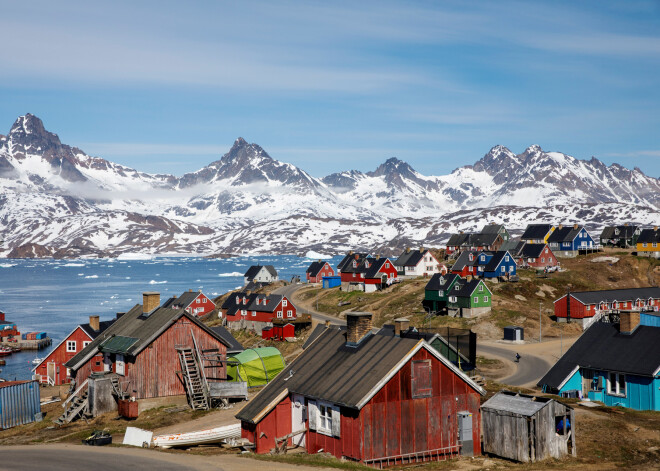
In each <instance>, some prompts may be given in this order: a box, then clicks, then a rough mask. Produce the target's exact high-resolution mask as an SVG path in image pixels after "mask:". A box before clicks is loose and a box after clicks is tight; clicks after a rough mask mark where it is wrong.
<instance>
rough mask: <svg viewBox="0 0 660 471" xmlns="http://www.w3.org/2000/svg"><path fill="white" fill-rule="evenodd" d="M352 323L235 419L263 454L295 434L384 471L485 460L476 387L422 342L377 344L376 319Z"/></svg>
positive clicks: (333, 331) (313, 446)
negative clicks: (468, 457) (470, 457)
mask: <svg viewBox="0 0 660 471" xmlns="http://www.w3.org/2000/svg"><path fill="white" fill-rule="evenodd" d="M346 320H347V327H346V329H343V328H337V327H327V328H326V329H325V330H324V331H322V332H321V333H320V334H319V335H318V337H316V338H315V339H314V340H313V341H312V342H311V343H310V344H309V345H307V347H306V348H305V350H304V351H303V353H301V354H300V356H298V358H296V359H295V360H294V361H293V362H292V363H291V364H289V365H288V366H287V367H286V368H285V369H284V370H283V371H282V372H281V373H280V374H279V375H278V376H277V377H276V378H275V379H274V380H273V381H271V382H270V383H269V384H268V385H267V386H266V387H265V388H264V389H263V390H262V391H261V392H260V393H259V394H257V396H255V397H254V398H253V399H252V400H251V401H250V402H249V403H248V404H247V405H246V406H245V407H244V408H243V409H242V410H241V411H240V412H239V413H238V414H237V415H236V417H237V418H238V419H240V420H241V431H242V432H241V433H242V437H243V438H246V439H248V440H249V441H250V442H252V443H253V444H254V445H255V451H256V453H268V452H269V451H270V450H271V449H272V448H274V447H275V444H276V439H280V438H282V437H285V436H287V435H290V434H292V433H295V432H301V433H299V434H297V435H295V436H293V437H291V438H289V439H288V440H289V443H294V444H297V445H299V446H302V447H304V448H305V449H306V450H307V452H308V453H316V452H318V451H320V450H324V451H325V452H328V453H331V454H332V455H334V456H336V457H337V458H346V459H349V460H354V461H358V462H361V463H364V464H367V465H372V466H377V467H380V466H387V465H396V464H402V463H410V462H412V460H414V461H429V460H439V459H444V458H447V457H449V456H452V455H456V454H458V453H460V452H461V451H463V452H466V453H467V454H469V453H470V452H473V453H474V454H480V453H481V450H480V411H479V404H480V397H481V396H482V395H484V394H485V391H484V390H483V389H482V388H481V387H480V386H479V385H477V384H476V383H475V382H474V381H472V380H471V379H470V378H469V377H467V376H466V375H465V374H464V373H462V372H461V371H460V370H459V369H458V368H456V367H455V366H454V365H453V364H452V363H451V362H449V361H448V360H447V359H446V358H445V357H444V356H442V355H441V354H439V353H438V352H436V351H435V349H433V348H432V347H431V346H430V345H429V344H427V343H426V342H424V341H423V340H420V339H411V338H401V337H400V336H394V337H386V336H382V335H373V334H372V333H371V314H368V313H350V314H348V315H347V316H346ZM459 424H460V425H459ZM459 432H461V433H462V434H463V441H462V442H461V443H460V444H459V441H458V437H459Z"/></svg>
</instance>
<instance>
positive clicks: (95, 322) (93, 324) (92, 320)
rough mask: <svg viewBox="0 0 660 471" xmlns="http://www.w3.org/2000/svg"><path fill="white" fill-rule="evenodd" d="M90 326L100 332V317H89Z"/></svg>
mask: <svg viewBox="0 0 660 471" xmlns="http://www.w3.org/2000/svg"><path fill="white" fill-rule="evenodd" d="M89 326H90V327H91V328H92V329H93V330H94V331H95V332H98V331H99V329H100V328H101V327H100V326H99V316H89Z"/></svg>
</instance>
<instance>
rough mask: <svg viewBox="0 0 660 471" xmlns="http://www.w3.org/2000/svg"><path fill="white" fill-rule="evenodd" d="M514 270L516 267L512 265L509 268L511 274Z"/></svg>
mask: <svg viewBox="0 0 660 471" xmlns="http://www.w3.org/2000/svg"><path fill="white" fill-rule="evenodd" d="M514 268H515V267H514V266H513V265H511V266H510V267H509V273H513V269H514Z"/></svg>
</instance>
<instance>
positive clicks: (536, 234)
mask: <svg viewBox="0 0 660 471" xmlns="http://www.w3.org/2000/svg"><path fill="white" fill-rule="evenodd" d="M554 230H555V226H553V225H552V224H528V225H527V227H526V228H525V232H523V234H522V235H521V236H520V240H521V241H523V242H526V243H528V244H547V243H548V238H549V237H550V234H552V233H553V231H554Z"/></svg>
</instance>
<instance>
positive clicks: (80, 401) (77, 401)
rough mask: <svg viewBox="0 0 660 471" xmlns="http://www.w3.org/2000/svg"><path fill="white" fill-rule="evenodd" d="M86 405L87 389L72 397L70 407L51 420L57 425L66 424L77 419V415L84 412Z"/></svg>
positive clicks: (85, 411)
mask: <svg viewBox="0 0 660 471" xmlns="http://www.w3.org/2000/svg"><path fill="white" fill-rule="evenodd" d="M87 405H88V403H87V390H85V392H83V393H82V394H81V395H79V396H76V397H74V398H73V400H72V401H71V405H70V407H69V408H68V409H67V410H65V411H64V413H63V414H62V415H61V416H59V417H58V418H57V419H55V420H53V422H54V423H56V424H57V425H64V424H68V423H69V422H71V421H73V420H75V419H77V418H78V416H80V415H84V414H86V413H87Z"/></svg>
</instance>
